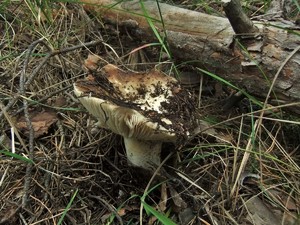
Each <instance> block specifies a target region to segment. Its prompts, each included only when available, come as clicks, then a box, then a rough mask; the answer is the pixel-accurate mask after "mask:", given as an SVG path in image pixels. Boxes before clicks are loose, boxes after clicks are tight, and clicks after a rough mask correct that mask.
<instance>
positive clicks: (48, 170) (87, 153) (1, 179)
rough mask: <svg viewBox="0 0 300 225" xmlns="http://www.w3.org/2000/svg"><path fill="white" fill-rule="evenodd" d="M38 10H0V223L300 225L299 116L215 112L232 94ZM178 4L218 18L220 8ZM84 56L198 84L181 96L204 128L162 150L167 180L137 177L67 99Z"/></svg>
mask: <svg viewBox="0 0 300 225" xmlns="http://www.w3.org/2000/svg"><path fill="white" fill-rule="evenodd" d="M38 2H39V1H28V0H27V1H25V0H24V1H18V2H17V1H16V2H11V1H2V2H1V3H0V34H1V37H0V38H1V40H0V131H1V133H0V160H1V161H0V224H12V225H16V224H20V225H21V224H23V225H29V224H30V225H34V224H74V225H75V224H183V225H184V224H205V225H208V224H212V225H223V224H245V225H246V224H256V225H263V224H264V225H266V224H278V225H279V224H286V225H293V224H294V225H296V224H300V175H299V174H300V149H299V147H300V126H299V122H300V121H299V118H298V117H297V116H295V115H292V114H290V113H289V112H286V111H276V112H271V113H270V114H268V115H267V116H268V117H270V118H272V120H262V119H261V118H259V113H258V112H257V111H258V110H259V107H258V106H256V105H253V104H252V103H251V101H250V100H249V99H247V98H244V99H242V100H241V101H240V102H239V103H238V104H237V105H235V106H233V107H231V108H230V109H227V110H226V111H224V110H222V106H223V105H224V104H225V102H226V99H228V98H229V97H230V95H231V94H232V93H233V90H231V89H230V87H227V86H226V85H224V84H220V83H218V82H217V81H216V80H214V79H212V78H209V77H206V76H204V75H201V74H198V73H197V71H196V70H195V69H194V68H193V66H192V65H188V63H185V66H183V67H182V66H179V65H180V64H181V63H182V62H178V61H177V60H176V59H168V58H167V57H166V56H165V55H164V54H161V49H162V48H161V46H157V45H154V44H153V43H147V42H146V41H145V40H139V39H137V38H135V37H133V36H132V34H131V33H130V32H128V30H126V28H124V27H119V26H116V25H114V24H112V23H110V22H109V21H105V20H101V19H99V18H97V17H96V16H95V15H93V14H91V13H89V12H87V11H86V10H85V8H84V7H83V5H82V4H76V3H67V1H56V3H51V1H42V5H39V4H37V3H38ZM255 2H256V3H255V4H254V3H253V4H252V5H251V4H249V5H245V9H247V10H248V11H247V13H248V14H249V15H253V14H254V13H264V12H265V10H266V8H264V7H268V4H267V3H266V2H267V1H261V3H260V2H259V1H255ZM169 3H170V2H169ZM43 4H45V5H43ZM172 4H175V3H174V2H173V3H172ZM176 4H180V5H181V6H182V7H185V8H189V9H192V10H198V11H202V12H205V13H211V14H215V15H219V16H223V13H222V7H221V4H220V3H219V2H218V1H207V2H205V3H203V2H202V3H197V4H196V3H195V2H192V1H189V0H188V1H184V2H176ZM296 15H299V11H298V12H297V13H296ZM294 17H295V15H294V14H293V16H291V18H294ZM89 54H97V55H100V56H101V57H102V58H103V59H104V60H105V61H106V62H108V63H112V64H115V65H118V66H120V67H122V68H126V69H130V70H135V71H146V70H149V69H152V68H154V67H156V68H160V69H161V70H163V72H165V73H166V74H170V75H172V74H174V68H175V67H176V69H177V72H179V74H180V73H181V72H182V73H184V72H185V71H186V70H189V71H190V72H192V73H194V74H195V76H198V77H199V79H198V80H197V81H196V82H193V83H192V84H189V85H187V84H186V83H184V84H182V86H185V88H187V89H188V90H189V91H190V92H191V93H192V94H193V95H195V97H196V98H197V99H198V100H197V102H198V107H197V108H198V111H199V112H200V113H199V114H200V116H199V120H201V121H202V126H204V129H203V132H200V133H199V134H197V135H196V136H195V137H194V138H193V139H191V140H189V142H188V143H186V144H185V145H184V146H181V148H180V149H178V148H177V146H175V145H173V144H170V143H166V144H164V145H163V156H162V157H166V156H167V155H168V153H170V152H173V155H172V156H173V157H172V158H173V159H174V158H175V159H176V161H177V163H176V164H174V163H172V162H169V163H167V164H166V165H164V167H165V169H166V170H167V171H169V174H170V175H171V177H170V176H168V178H166V179H162V178H160V179H153V177H151V176H141V174H140V173H139V172H138V171H135V169H134V168H132V167H130V166H129V165H128V162H127V159H126V153H125V148H124V144H123V140H122V137H121V136H119V135H116V134H114V133H112V132H110V131H109V130H105V129H95V127H94V124H95V123H96V118H94V117H93V116H92V115H90V114H89V113H88V112H87V111H86V109H85V108H84V107H83V106H82V105H81V104H80V102H79V101H78V99H77V98H76V97H75V95H74V93H73V83H74V82H75V81H76V80H78V79H82V78H84V77H85V76H86V75H87V74H86V71H85V70H84V68H83V63H84V60H85V59H86V58H87V56H88V55H89ZM200 81H201V82H200ZM261 101H264V100H263V99H261ZM208 128H210V129H208ZM170 161H171V160H170ZM173 161H174V160H173Z"/></svg>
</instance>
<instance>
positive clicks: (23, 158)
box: [0, 150, 34, 164]
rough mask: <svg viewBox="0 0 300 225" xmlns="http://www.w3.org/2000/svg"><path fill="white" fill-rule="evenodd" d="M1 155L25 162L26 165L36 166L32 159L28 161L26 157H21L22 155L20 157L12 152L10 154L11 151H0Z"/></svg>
mask: <svg viewBox="0 0 300 225" xmlns="http://www.w3.org/2000/svg"><path fill="white" fill-rule="evenodd" d="M0 154H3V155H6V156H9V157H13V158H15V159H19V160H21V161H24V162H26V163H31V164H34V162H33V161H32V160H31V159H28V158H26V157H24V156H21V155H18V154H16V153H12V152H9V151H6V150H0Z"/></svg>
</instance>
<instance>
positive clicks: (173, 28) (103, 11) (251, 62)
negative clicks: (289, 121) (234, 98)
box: [83, 0, 300, 114]
mask: <svg viewBox="0 0 300 225" xmlns="http://www.w3.org/2000/svg"><path fill="white" fill-rule="evenodd" d="M83 1H84V2H85V3H88V4H87V5H86V7H87V9H89V10H93V11H94V12H97V13H99V16H101V17H102V18H103V19H106V20H110V21H112V22H114V23H117V24H118V25H128V24H130V27H131V28H133V29H134V30H138V31H139V32H138V33H139V34H140V35H142V37H143V38H145V39H146V38H148V39H149V38H150V41H151V40H152V41H156V38H155V36H154V35H153V32H152V30H151V29H150V27H149V25H148V22H147V20H146V18H145V16H144V15H148V18H150V19H151V20H152V22H153V23H154V25H155V26H156V28H157V29H158V31H161V35H162V36H163V35H164V32H162V31H163V26H162V23H161V22H160V21H161V19H163V21H164V29H165V33H166V34H167V40H168V43H169V46H170V48H171V52H172V54H173V56H174V57H175V58H176V59H177V60H180V61H189V60H193V61H197V62H198V63H195V65H196V66H198V67H200V68H203V69H205V70H208V71H210V72H212V73H215V74H217V75H218V76H220V77H222V78H224V79H226V80H228V81H230V82H232V83H233V84H235V85H237V86H239V87H240V88H244V89H246V91H247V92H248V93H250V94H253V95H256V96H259V97H262V98H266V96H267V95H268V91H269V87H270V86H271V83H272V81H273V79H274V77H275V75H276V73H277V72H278V70H279V68H280V66H281V65H282V64H283V62H284V61H285V60H286V59H287V58H289V59H288V61H287V62H286V64H285V65H284V66H283V68H281V71H280V73H279V75H278V76H277V77H276V82H275V85H274V88H273V95H272V96H271V97H270V98H269V102H271V103H273V104H274V103H278V104H288V103H291V102H295V101H297V102H300V69H299V68H300V52H299V51H295V52H294V53H293V54H292V55H291V53H292V51H293V50H295V49H296V48H297V47H298V46H299V45H300V38H299V34H300V32H299V29H300V28H299V27H296V26H292V25H291V23H283V22H274V23H272V24H263V23H262V22H254V24H255V26H256V27H257V28H258V29H259V30H258V32H257V33H256V35H251V36H249V37H244V36H241V35H236V34H235V32H234V30H233V29H232V27H231V25H230V23H229V21H228V19H227V18H221V17H215V16H211V15H206V14H203V13H199V12H195V11H191V10H187V9H182V8H179V7H175V6H171V5H167V4H164V3H160V4H159V6H160V11H161V13H162V18H160V14H159V10H158V8H157V3H156V2H155V1H143V4H144V9H146V12H145V11H144V10H143V7H141V5H140V2H139V1H137V0H134V1H124V2H122V3H116V2H115V1H114V0H83ZM280 27H282V28H280ZM283 28H287V29H283ZM296 33H297V34H298V35H296ZM148 39H147V40H148ZM290 109H291V110H292V111H294V112H297V113H299V114H300V105H296V106H293V107H291V108H290Z"/></svg>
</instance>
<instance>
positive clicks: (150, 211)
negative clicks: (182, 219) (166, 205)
mask: <svg viewBox="0 0 300 225" xmlns="http://www.w3.org/2000/svg"><path fill="white" fill-rule="evenodd" d="M142 204H143V207H144V209H145V210H146V212H147V214H152V215H153V216H155V217H156V218H157V219H158V220H159V221H160V222H161V223H162V224H164V225H176V223H174V222H173V221H172V220H171V219H169V218H168V217H166V216H165V215H164V214H163V213H160V212H158V211H156V210H155V209H153V208H152V207H151V206H150V205H148V204H147V203H146V202H144V201H142Z"/></svg>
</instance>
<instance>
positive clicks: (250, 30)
mask: <svg viewBox="0 0 300 225" xmlns="http://www.w3.org/2000/svg"><path fill="white" fill-rule="evenodd" d="M223 2H224V11H225V13H226V16H227V18H228V20H229V22H230V24H231V26H232V28H233V30H234V32H235V33H236V34H245V35H247V34H254V33H256V32H258V28H257V27H255V26H254V24H253V23H252V21H251V20H250V19H249V18H248V16H247V15H246V13H245V12H244V11H243V9H242V6H241V3H240V1H239V0H230V1H228V0H223Z"/></svg>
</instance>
